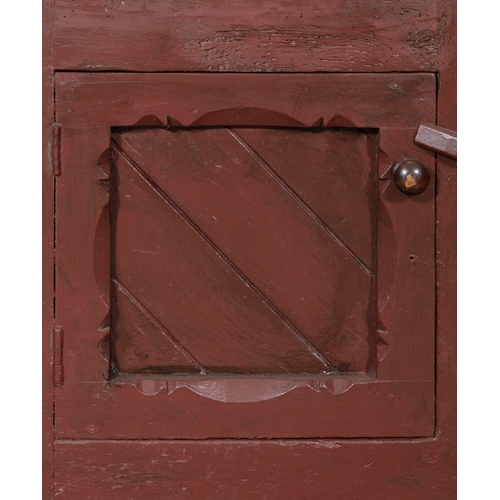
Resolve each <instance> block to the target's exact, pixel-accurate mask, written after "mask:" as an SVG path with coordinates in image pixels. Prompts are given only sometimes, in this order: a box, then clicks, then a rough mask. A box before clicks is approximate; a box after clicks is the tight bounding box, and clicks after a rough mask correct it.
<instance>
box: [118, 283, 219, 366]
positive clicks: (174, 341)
mask: <svg viewBox="0 0 500 500" xmlns="http://www.w3.org/2000/svg"><path fill="white" fill-rule="evenodd" d="M112 280H113V283H114V284H115V286H116V287H117V288H118V289H119V290H120V291H121V292H122V293H123V294H124V295H125V296H126V297H127V298H128V299H129V300H130V302H132V304H134V306H135V307H137V309H139V311H141V313H142V314H144V316H146V318H148V319H149V321H151V323H153V325H155V326H156V328H158V330H159V331H160V332H161V333H162V334H163V335H164V336H165V337H167V338H168V340H170V342H172V344H174V346H175V347H176V348H177V349H178V350H179V351H180V352H182V354H184V356H186V358H187V359H188V360H189V361H190V362H191V363H192V364H193V365H194V366H196V368H198V370H200V372H201V373H202V374H204V375H206V374H207V373H209V372H208V371H207V369H206V368H205V367H203V365H201V363H200V362H199V361H197V360H196V359H195V357H194V356H193V355H192V354H191V353H190V352H189V351H188V350H187V349H186V348H185V347H184V346H183V345H182V344H180V343H179V341H178V340H177V339H176V338H175V337H174V336H173V335H172V334H171V333H170V332H169V331H168V330H167V329H166V328H165V327H164V326H163V325H162V324H161V323H160V322H159V321H158V320H157V319H156V318H155V317H154V316H153V315H152V314H151V312H150V311H148V309H147V308H146V307H144V305H143V304H141V302H140V301H139V300H138V299H137V298H136V297H135V296H134V294H133V293H132V292H131V291H130V290H129V289H128V288H127V287H126V286H125V285H124V284H123V283H122V282H121V281H120V280H119V279H118V278H116V277H113V278H112Z"/></svg>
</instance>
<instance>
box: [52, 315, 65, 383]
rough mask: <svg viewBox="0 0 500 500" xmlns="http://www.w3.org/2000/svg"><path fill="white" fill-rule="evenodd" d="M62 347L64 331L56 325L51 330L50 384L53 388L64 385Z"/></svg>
mask: <svg viewBox="0 0 500 500" xmlns="http://www.w3.org/2000/svg"><path fill="white" fill-rule="evenodd" d="M63 345H64V330H63V329H62V326H59V325H56V326H54V328H53V329H52V382H53V384H54V386H55V387H60V386H62V385H63V383H64V366H63Z"/></svg>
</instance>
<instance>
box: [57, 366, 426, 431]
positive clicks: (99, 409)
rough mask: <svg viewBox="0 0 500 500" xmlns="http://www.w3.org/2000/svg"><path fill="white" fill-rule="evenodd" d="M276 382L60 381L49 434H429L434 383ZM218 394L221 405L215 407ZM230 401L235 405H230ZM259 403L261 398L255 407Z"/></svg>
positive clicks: (210, 379)
mask: <svg viewBox="0 0 500 500" xmlns="http://www.w3.org/2000/svg"><path fill="white" fill-rule="evenodd" d="M281 380H282V379H281V378H275V379H272V378H270V377H267V380H264V383H262V379H259V378H253V379H248V378H247V379H236V382H234V379H229V381H227V379H226V381H227V383H224V380H223V381H222V382H223V383H222V384H221V383H220V382H221V379H220V377H219V378H216V377H204V378H203V379H200V378H199V377H198V378H197V379H195V382H196V381H198V384H197V385H195V384H194V383H193V380H192V379H190V380H186V378H184V379H182V378H180V379H179V378H175V379H172V378H170V379H169V381H168V384H166V383H164V382H163V383H162V379H161V378H154V377H153V376H151V375H150V376H149V377H145V376H140V377H139V378H135V377H134V378H132V377H129V378H126V377H124V378H123V381H122V382H118V381H113V382H112V383H111V384H110V385H108V384H103V383H85V384H71V383H66V382H65V384H64V387H62V388H61V390H59V391H58V394H57V401H56V435H57V438H58V439H131V438H132V437H133V438H134V439H216V438H218V439H225V438H238V439H243V438H247V439H259V438H265V439H294V438H316V437H321V436H322V437H329V438H337V437H339V438H363V437H366V436H369V437H415V436H417V437H419V436H423V437H429V436H433V435H434V381H429V382H405V381H403V382H383V381H380V382H373V383H369V382H367V383H355V382H356V381H349V382H348V383H347V390H345V391H344V392H343V393H338V394H334V392H336V391H337V392H340V391H342V390H344V389H346V387H340V388H337V387H335V386H334V384H333V382H332V381H331V379H330V381H327V380H325V379H323V380H321V379H320V380H319V381H318V379H317V378H314V377H312V378H311V379H307V378H304V377H295V378H293V377H291V376H288V377H287V387H286V388H285V389H283V386H282V384H281V383H280V381H281ZM322 381H323V382H324V383H323V385H321V382H322ZM189 382H191V384H189ZM231 382H233V383H232V384H231ZM352 382H354V384H353V385H352V387H350V388H349V385H350V384H351V383H352ZM165 386H167V387H165ZM189 387H190V388H189ZM195 391H197V392H195ZM283 392H284V394H282V393H283ZM226 393H227V394H228V396H229V397H230V398H231V399H230V401H229V402H224V401H223V398H224V396H225V395H226ZM148 394H151V395H148ZM200 394H201V395H200ZM235 394H236V397H235V396H234V395H235ZM238 395H240V397H241V398H242V400H243V402H235V401H237V396H238ZM264 396H265V397H267V398H268V399H266V400H264V401H260V399H262V398H263V397H264ZM252 398H254V401H252Z"/></svg>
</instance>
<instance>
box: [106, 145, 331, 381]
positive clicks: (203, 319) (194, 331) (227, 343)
mask: <svg viewBox="0 0 500 500" xmlns="http://www.w3.org/2000/svg"><path fill="white" fill-rule="evenodd" d="M115 158H116V161H117V168H116V173H117V179H116V183H117V185H118V192H119V194H118V195H117V196H118V200H117V202H116V203H117V205H118V209H117V215H116V225H115V242H114V247H115V256H114V257H115V259H116V260H115V264H114V275H115V276H116V278H117V279H118V281H119V282H123V283H124V285H125V286H126V287H127V288H128V289H129V290H130V291H131V294H132V295H133V296H134V297H135V298H136V299H137V300H138V301H139V303H141V304H142V305H143V306H144V307H145V308H146V309H147V310H148V311H149V313H150V314H151V315H152V316H153V317H155V318H156V319H157V320H158V322H159V324H161V325H162V326H163V328H164V329H165V330H167V332H169V334H170V335H171V336H172V337H173V338H175V339H176V341H177V342H178V344H180V345H181V346H182V347H183V348H185V349H186V351H187V352H188V353H190V354H191V356H192V357H193V358H194V360H196V361H197V362H198V366H199V365H201V368H202V369H204V370H207V371H210V372H229V373H289V372H293V371H295V370H296V368H295V367H296V365H298V367H299V368H300V371H305V372H313V373H315V372H318V371H330V370H329V369H328V366H327V365H326V363H325V362H323V361H322V360H321V359H318V357H319V356H318V355H316V356H315V355H313V352H312V350H311V348H310V347H309V346H308V345H307V344H305V343H304V341H303V340H302V337H301V336H299V335H298V334H296V333H295V331H294V330H293V329H292V328H291V327H290V326H289V324H287V323H285V322H283V321H282V319H281V318H280V317H279V315H278V314H276V313H275V312H274V311H273V310H272V309H271V308H269V307H268V306H267V304H265V303H264V302H263V300H262V298H261V297H260V296H259V295H258V294H257V293H256V292H255V291H254V290H252V289H251V288H250V287H249V286H248V285H247V283H245V281H244V280H243V279H241V277H240V276H239V275H238V274H237V273H236V272H235V271H234V270H233V269H232V268H231V267H230V266H229V265H227V264H226V263H225V262H224V260H223V259H221V258H220V256H219V255H218V254H217V253H216V252H214V250H213V249H212V248H211V246H210V244H208V243H207V242H206V241H204V239H203V238H201V237H200V236H199V235H198V234H197V232H196V231H195V230H194V229H193V228H192V227H190V226H189V225H188V224H186V222H185V221H184V220H183V218H182V217H181V216H180V215H179V214H178V213H176V210H175V209H174V208H172V206H171V205H170V203H169V201H168V200H165V199H164V197H163V196H161V195H159V194H158V193H157V192H156V190H155V187H153V186H151V185H150V184H149V183H148V182H147V181H146V180H145V179H144V177H143V176H142V175H141V174H140V173H139V172H138V171H137V170H136V169H135V168H134V167H133V166H131V165H130V164H129V163H128V162H127V161H126V160H125V159H124V158H123V157H122V156H121V155H120V154H117V155H115Z"/></svg>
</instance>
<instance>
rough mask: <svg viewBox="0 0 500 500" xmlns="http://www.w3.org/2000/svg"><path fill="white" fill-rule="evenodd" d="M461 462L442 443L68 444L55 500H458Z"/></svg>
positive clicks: (62, 445) (59, 454) (61, 455)
mask: <svg viewBox="0 0 500 500" xmlns="http://www.w3.org/2000/svg"><path fill="white" fill-rule="evenodd" d="M452 457H453V455H452V450H451V449H450V446H449V445H448V444H447V443H443V442H440V441H438V440H433V439H431V440H414V441H411V440H407V441H376V440H371V441H367V440H359V441H343V440H339V441H327V440H317V441H267V442H262V441H212V442H207V441H205V442H203V441H201V442H193V441H177V442H175V441H164V442H159V441H156V442H152V441H146V442H137V441H125V442H119V441H105V442H96V441H83V442H68V441H63V442H59V443H58V444H57V445H56V464H55V468H56V474H55V481H56V488H55V491H56V496H55V498H57V499H60V500H65V499H68V500H69V499H74V498H93V499H96V500H108V499H109V500H114V499H116V500H118V499H120V500H121V499H123V498H134V499H135V498H151V499H163V498H166V497H167V498H172V499H183V498H196V499H198V498H199V499H205V498H221V499H222V498H224V499H226V498H227V499H234V498H238V499H249V500H250V499H255V498H266V499H268V500H271V499H276V500H281V499H283V498H290V499H297V500H298V499H303V498H348V499H349V500H364V499H366V498H374V499H387V500H399V499H403V498H404V499H411V500H422V499H426V500H445V499H450V500H451V499H453V498H456V496H455V493H454V491H453V490H452V489H451V488H450V477H452V475H453V468H452V467H451V464H452Z"/></svg>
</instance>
